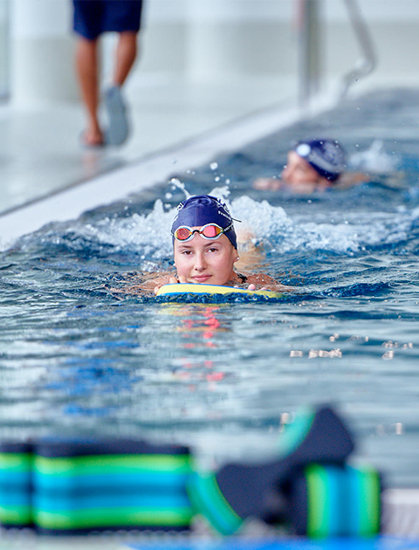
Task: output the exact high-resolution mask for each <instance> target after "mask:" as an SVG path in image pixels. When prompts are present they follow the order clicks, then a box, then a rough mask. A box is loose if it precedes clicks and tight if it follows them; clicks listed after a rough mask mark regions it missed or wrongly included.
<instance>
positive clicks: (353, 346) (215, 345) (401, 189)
mask: <svg viewBox="0 0 419 550" xmlns="http://www.w3.org/2000/svg"><path fill="white" fill-rule="evenodd" d="M418 106H419V92H417V91H408V90H392V91H390V92H388V91H385V92H377V93H374V94H371V95H369V96H366V97H364V98H362V99H359V100H357V101H353V102H347V103H345V104H342V105H341V106H340V107H338V108H336V109H335V110H333V111H331V112H326V113H323V114H321V115H318V116H316V117H315V118H313V119H312V120H309V121H305V122H299V123H297V124H294V125H293V126H292V127H288V128H285V129H283V130H281V131H279V132H277V133H276V134H274V135H272V136H268V137H266V138H264V139H262V140H259V141H257V142H256V143H253V144H250V145H249V146H246V147H243V148H242V149H241V150H239V151H237V152H235V153H228V154H224V155H219V156H218V157H217V158H214V159H213V161H212V162H211V163H209V164H208V165H205V166H202V167H197V168H195V169H192V168H191V169H190V170H188V171H186V172H181V173H173V175H172V178H171V181H169V182H162V183H161V184H160V185H157V186H155V187H154V188H152V189H148V190H146V191H143V192H141V193H138V195H136V196H130V197H129V198H127V199H126V200H124V201H120V202H117V203H114V204H112V205H110V206H107V207H103V208H98V209H96V210H92V211H90V212H87V213H86V214H84V215H83V216H82V217H81V218H79V219H78V220H74V221H70V222H66V223H56V224H49V225H48V226H45V227H44V228H43V229H42V230H40V231H38V232H36V233H33V234H30V235H28V236H26V237H23V238H21V239H20V240H19V241H18V242H17V244H16V245H15V246H14V247H13V248H12V249H10V250H8V251H6V252H4V253H2V254H1V260H0V269H1V275H2V276H1V290H2V292H1V296H0V301H1V302H0V303H1V306H2V311H3V326H2V331H1V332H0V350H1V362H0V377H1V380H2V384H1V390H0V391H1V394H0V395H1V403H0V410H1V413H0V414H1V427H0V436H2V437H6V436H13V437H25V436H28V435H34V434H51V433H52V434H72V435H74V434H77V435H80V434H96V435H97V434H100V435H111V436H114V435H125V436H135V437H140V436H141V437H142V436H145V437H149V438H151V439H160V440H161V439H163V440H165V441H181V442H190V443H192V444H194V445H196V446H197V448H198V450H199V452H200V454H201V456H202V460H203V461H208V462H210V463H212V459H213V458H215V459H216V460H217V461H219V462H221V461H222V460H224V459H225V458H227V457H229V458H230V457H232V456H234V457H240V456H244V455H246V456H247V457H254V458H257V457H260V456H263V455H266V454H270V453H274V452H275V444H276V439H277V435H278V431H280V429H281V426H282V423H283V422H284V421H287V420H288V419H289V418H290V414H292V412H293V411H295V410H296V409H297V408H298V407H299V406H300V405H305V404H308V403H319V402H324V401H327V402H329V401H333V402H335V403H337V404H338V405H339V407H340V409H341V411H342V412H343V413H344V415H345V416H346V417H347V418H348V420H349V422H350V424H351V426H352V428H353V430H354V432H355V434H356V435H357V436H358V439H359V442H360V444H359V449H358V454H359V456H360V457H365V458H368V459H369V460H371V461H373V462H374V464H376V465H377V466H378V467H380V468H382V469H383V470H384V471H385V472H386V474H387V476H386V480H387V485H389V486H417V485H418V484H419V472H418V468H417V452H418V450H419V430H418V426H419V406H418V394H419V389H418V385H417V379H418V374H417V369H418V367H417V364H418V362H417V359H418V349H419V337H418V331H417V325H416V323H417V321H418V318H419V307H418V303H419V299H418V293H417V284H418V277H417V258H418V251H419V185H418V175H419V160H418V159H419V140H418V139H417V130H418V126H419V115H418V114H417V113H419V110H418ZM318 135H327V136H330V137H336V138H337V139H339V140H341V142H342V144H343V145H344V146H345V147H346V149H347V151H348V152H349V154H350V158H351V162H352V164H353V167H354V168H360V169H369V170H370V171H378V172H379V173H378V174H377V175H376V176H375V177H374V181H373V182H371V183H368V184H362V185H361V186H359V187H357V188H353V189H349V190H346V191H335V192H330V193H324V194H322V195H313V196H310V197H307V196H295V195H291V194H289V193H276V194H274V193H268V192H261V191H255V190H252V189H250V184H249V182H250V181H251V180H252V179H254V178H256V177H258V176H261V175H269V176H272V175H277V174H279V173H280V171H281V168H282V165H283V164H284V162H285V158H286V152H287V150H288V148H289V145H290V142H291V141H292V140H294V139H299V138H302V137H309V136H318ZM396 172H401V173H402V176H401V177H400V178H393V177H392V176H390V175H389V174H394V173H396ZM183 187H185V188H186V190H187V191H188V192H189V193H191V194H198V193H202V192H210V191H212V190H214V188H218V193H221V194H224V196H227V197H228V199H229V200H230V202H231V204H232V210H233V214H234V215H235V217H238V218H239V219H242V220H247V221H248V223H249V224H250V225H251V226H252V228H253V229H254V231H255V234H256V238H257V240H258V241H261V242H262V241H263V243H264V246H265V253H266V262H267V267H266V269H267V270H268V271H269V273H270V274H272V275H274V276H276V277H277V278H278V279H279V280H281V281H282V282H284V283H285V284H287V285H290V286H292V287H293V288H294V289H295V292H294V293H293V294H292V295H291V296H289V297H287V298H285V299H284V300H282V301H280V302H278V303H234V304H222V303H221V304H214V305H211V304H197V305H194V304H177V303H170V304H162V303H157V302H156V301H155V300H154V299H149V298H144V297H140V296H135V295H126V296H121V295H120V294H118V295H116V294H114V293H112V292H111V290H110V289H111V288H116V287H121V288H123V287H124V286H126V285H127V284H129V281H130V277H131V274H133V273H134V272H136V271H143V270H145V271H155V270H161V269H168V268H170V267H171V262H172V259H171V241H170V238H169V228H170V224H171V221H172V218H173V213H174V210H173V208H174V206H175V205H176V204H177V203H178V202H179V200H181V199H183V198H184V196H185V195H184V190H183Z"/></svg>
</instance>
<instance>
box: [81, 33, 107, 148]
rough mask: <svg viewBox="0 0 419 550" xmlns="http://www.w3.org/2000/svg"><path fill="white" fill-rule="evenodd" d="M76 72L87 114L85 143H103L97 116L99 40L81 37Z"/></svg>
mask: <svg viewBox="0 0 419 550" xmlns="http://www.w3.org/2000/svg"><path fill="white" fill-rule="evenodd" d="M76 71H77V76H78V80H79V85H80V91H81V95H82V99H83V103H84V107H85V109H86V114H87V128H86V130H85V133H84V141H85V143H86V144H87V145H100V144H101V143H102V142H103V135H102V130H101V128H100V124H99V119H98V115H97V111H98V107H99V66H98V40H97V39H96V40H87V39H86V38H83V37H79V38H78V41H77V48H76Z"/></svg>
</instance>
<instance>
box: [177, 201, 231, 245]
mask: <svg viewBox="0 0 419 550" xmlns="http://www.w3.org/2000/svg"><path fill="white" fill-rule="evenodd" d="M177 208H178V212H177V214H176V217H175V219H174V220H173V224H172V235H173V233H174V232H175V230H176V229H177V228H178V227H180V226H181V225H186V226H188V227H202V226H203V225H206V224H207V223H216V224H217V225H219V226H220V227H222V228H223V229H225V228H226V227H228V226H229V225H230V224H232V223H233V218H232V217H231V214H230V212H229V211H228V209H227V206H226V205H225V204H224V203H223V202H221V201H220V199H217V198H216V197H212V196H211V195H196V196H195V197H190V198H189V199H187V200H186V201H183V202H181V203H180V204H179V206H178V207H177ZM224 235H225V236H226V237H227V238H228V240H229V241H230V242H231V244H232V245H233V246H234V248H236V249H237V235H236V232H235V230H234V227H233V226H232V227H231V229H229V230H228V231H226V232H225V233H224ZM172 240H173V241H174V237H172Z"/></svg>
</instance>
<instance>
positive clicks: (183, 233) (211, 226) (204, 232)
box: [172, 223, 233, 243]
mask: <svg viewBox="0 0 419 550" xmlns="http://www.w3.org/2000/svg"><path fill="white" fill-rule="evenodd" d="M232 227H233V223H231V224H230V225H229V226H228V227H225V228H223V227H220V226H219V225H217V224H216V223H207V224H206V225H203V226H202V227H201V229H192V228H191V227H188V226H187V225H181V226H180V227H178V228H177V229H175V231H174V232H173V233H172V235H173V236H174V238H175V239H176V240H177V241H179V242H181V243H185V242H186V241H190V240H191V239H193V237H194V235H195V233H198V234H199V235H201V237H202V238H204V239H207V240H209V241H212V240H214V239H219V238H220V237H221V235H222V234H223V233H226V232H227V231H229V230H230V229H231V228H232Z"/></svg>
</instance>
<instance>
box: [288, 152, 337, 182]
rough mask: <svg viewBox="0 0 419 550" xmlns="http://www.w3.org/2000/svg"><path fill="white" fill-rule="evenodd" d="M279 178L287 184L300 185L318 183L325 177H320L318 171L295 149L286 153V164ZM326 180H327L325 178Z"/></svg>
mask: <svg viewBox="0 0 419 550" xmlns="http://www.w3.org/2000/svg"><path fill="white" fill-rule="evenodd" d="M281 179H282V181H284V182H285V183H288V185H291V186H292V185H295V186H298V185H301V184H305V183H312V184H316V185H317V184H320V183H323V180H324V179H325V178H322V177H321V176H320V174H319V173H318V172H316V170H315V169H314V168H313V167H312V166H311V165H310V164H309V163H308V162H307V161H306V160H304V159H303V158H301V157H300V156H299V155H297V153H296V152H295V151H290V152H289V153H288V160H287V165H286V166H285V168H284V170H283V172H282V174H281ZM326 181H327V180H326Z"/></svg>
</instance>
